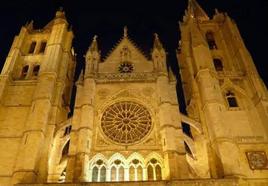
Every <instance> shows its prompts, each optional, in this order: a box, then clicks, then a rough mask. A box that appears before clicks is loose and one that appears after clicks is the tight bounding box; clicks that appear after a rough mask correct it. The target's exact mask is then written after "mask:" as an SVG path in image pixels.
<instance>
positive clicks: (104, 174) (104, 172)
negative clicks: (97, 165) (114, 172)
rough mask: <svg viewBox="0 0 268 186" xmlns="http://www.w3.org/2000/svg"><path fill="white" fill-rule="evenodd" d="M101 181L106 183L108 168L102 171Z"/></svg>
mask: <svg viewBox="0 0 268 186" xmlns="http://www.w3.org/2000/svg"><path fill="white" fill-rule="evenodd" d="M100 181H101V182H105V181H106V168H105V167H104V166H102V167H101V169H100Z"/></svg>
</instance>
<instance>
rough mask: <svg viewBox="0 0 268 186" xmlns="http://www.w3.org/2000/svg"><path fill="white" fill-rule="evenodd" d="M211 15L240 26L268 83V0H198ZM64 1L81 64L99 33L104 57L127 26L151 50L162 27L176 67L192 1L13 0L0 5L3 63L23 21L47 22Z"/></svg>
mask: <svg viewBox="0 0 268 186" xmlns="http://www.w3.org/2000/svg"><path fill="white" fill-rule="evenodd" d="M198 2H199V3H200V5H201V6H202V7H203V8H204V10H205V11H206V12H207V13H208V14H209V15H210V16H211V15H213V13H214V8H218V9H219V10H220V11H223V12H227V13H228V14H229V15H230V16H231V17H232V18H233V19H234V20H235V21H236V23H237V25H238V27H239V28H240V32H241V35H242V37H243V38H244V41H245V44H246V46H247V47H248V49H249V51H250V53H251V54H252V56H253V59H254V61H255V64H256V66H257V68H258V70H259V72H260V75H261V77H262V78H263V79H264V81H265V83H266V85H268V72H267V69H268V68H267V67H268V61H267V59H266V58H267V57H266V56H267V53H268V51H267V44H268V28H267V26H268V25H267V24H268V0H255V1H248V0H247V1H245V0H198ZM60 6H62V7H63V8H64V10H65V12H66V16H67V19H68V21H69V23H70V24H71V25H72V26H73V30H74V33H75V39H74V48H75V51H76V53H77V54H78V63H79V64H83V57H82V56H83V55H84V54H85V53H86V50H87V48H88V46H89V44H90V42H91V40H92V37H93V35H94V34H97V35H98V36H99V38H98V41H99V46H100V49H101V51H102V55H103V56H105V54H107V52H108V51H109V50H110V49H111V47H112V46H114V45H115V44H116V42H117V41H118V40H119V39H120V37H121V36H122V32H123V26H124V25H127V26H128V28H129V35H130V38H132V39H133V40H134V41H135V42H136V44H137V45H138V46H139V48H141V49H143V50H144V51H145V53H147V54H148V55H149V53H150V49H151V47H152V39H153V33H154V32H157V33H158V34H159V36H160V39H161V40H162V42H163V44H164V47H165V48H166V49H167V51H168V53H169V56H168V60H169V63H171V64H172V66H173V70H176V59H175V49H176V48H177V43H178V38H179V30H178V21H179V20H182V16H183V14H184V10H185V9H186V6H187V0H176V1H175V0H166V1H163V0H158V1H157V0H142V1H141V0H135V1H134V0H125V1H121V0H114V1H109V0H72V1H66V0H42V1H37V0H9V1H1V5H0V21H1V25H0V62H1V66H2V65H3V63H4V61H5V58H6V56H7V53H8V50H9V48H10V46H11V44H12V41H13V38H14V36H15V35H16V34H18V33H19V30H20V28H21V26H22V25H24V24H25V23H26V22H27V21H30V20H34V25H35V28H42V27H43V26H45V25H46V24H47V23H48V22H49V21H50V20H51V19H52V18H53V17H54V14H55V11H56V10H57V9H58V8H59V7H60ZM80 66H81V65H78V67H80Z"/></svg>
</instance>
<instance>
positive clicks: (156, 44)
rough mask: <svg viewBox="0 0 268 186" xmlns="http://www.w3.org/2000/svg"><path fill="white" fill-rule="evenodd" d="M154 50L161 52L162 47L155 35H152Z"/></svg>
mask: <svg viewBox="0 0 268 186" xmlns="http://www.w3.org/2000/svg"><path fill="white" fill-rule="evenodd" d="M154 49H158V50H163V49H164V48H163V45H162V43H161V41H160V39H159V36H158V34H157V33H154Z"/></svg>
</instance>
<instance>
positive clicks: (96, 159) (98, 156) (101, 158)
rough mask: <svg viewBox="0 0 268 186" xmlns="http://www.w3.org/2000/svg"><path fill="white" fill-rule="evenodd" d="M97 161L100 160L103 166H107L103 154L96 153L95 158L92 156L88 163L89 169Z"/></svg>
mask: <svg viewBox="0 0 268 186" xmlns="http://www.w3.org/2000/svg"><path fill="white" fill-rule="evenodd" d="M98 160H102V161H103V162H104V165H107V164H108V161H107V159H106V157H105V156H104V155H103V154H101V153H98V154H96V155H95V156H93V157H92V158H91V160H90V161H89V167H92V166H93V165H94V164H95V163H96V161H98Z"/></svg>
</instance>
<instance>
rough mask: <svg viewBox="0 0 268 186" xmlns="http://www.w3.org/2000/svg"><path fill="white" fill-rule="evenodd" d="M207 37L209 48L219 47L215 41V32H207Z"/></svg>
mask: <svg viewBox="0 0 268 186" xmlns="http://www.w3.org/2000/svg"><path fill="white" fill-rule="evenodd" d="M206 39H207V43H208V46H209V49H217V45H216V42H215V38H214V34H213V32H211V31H208V32H207V33H206Z"/></svg>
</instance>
